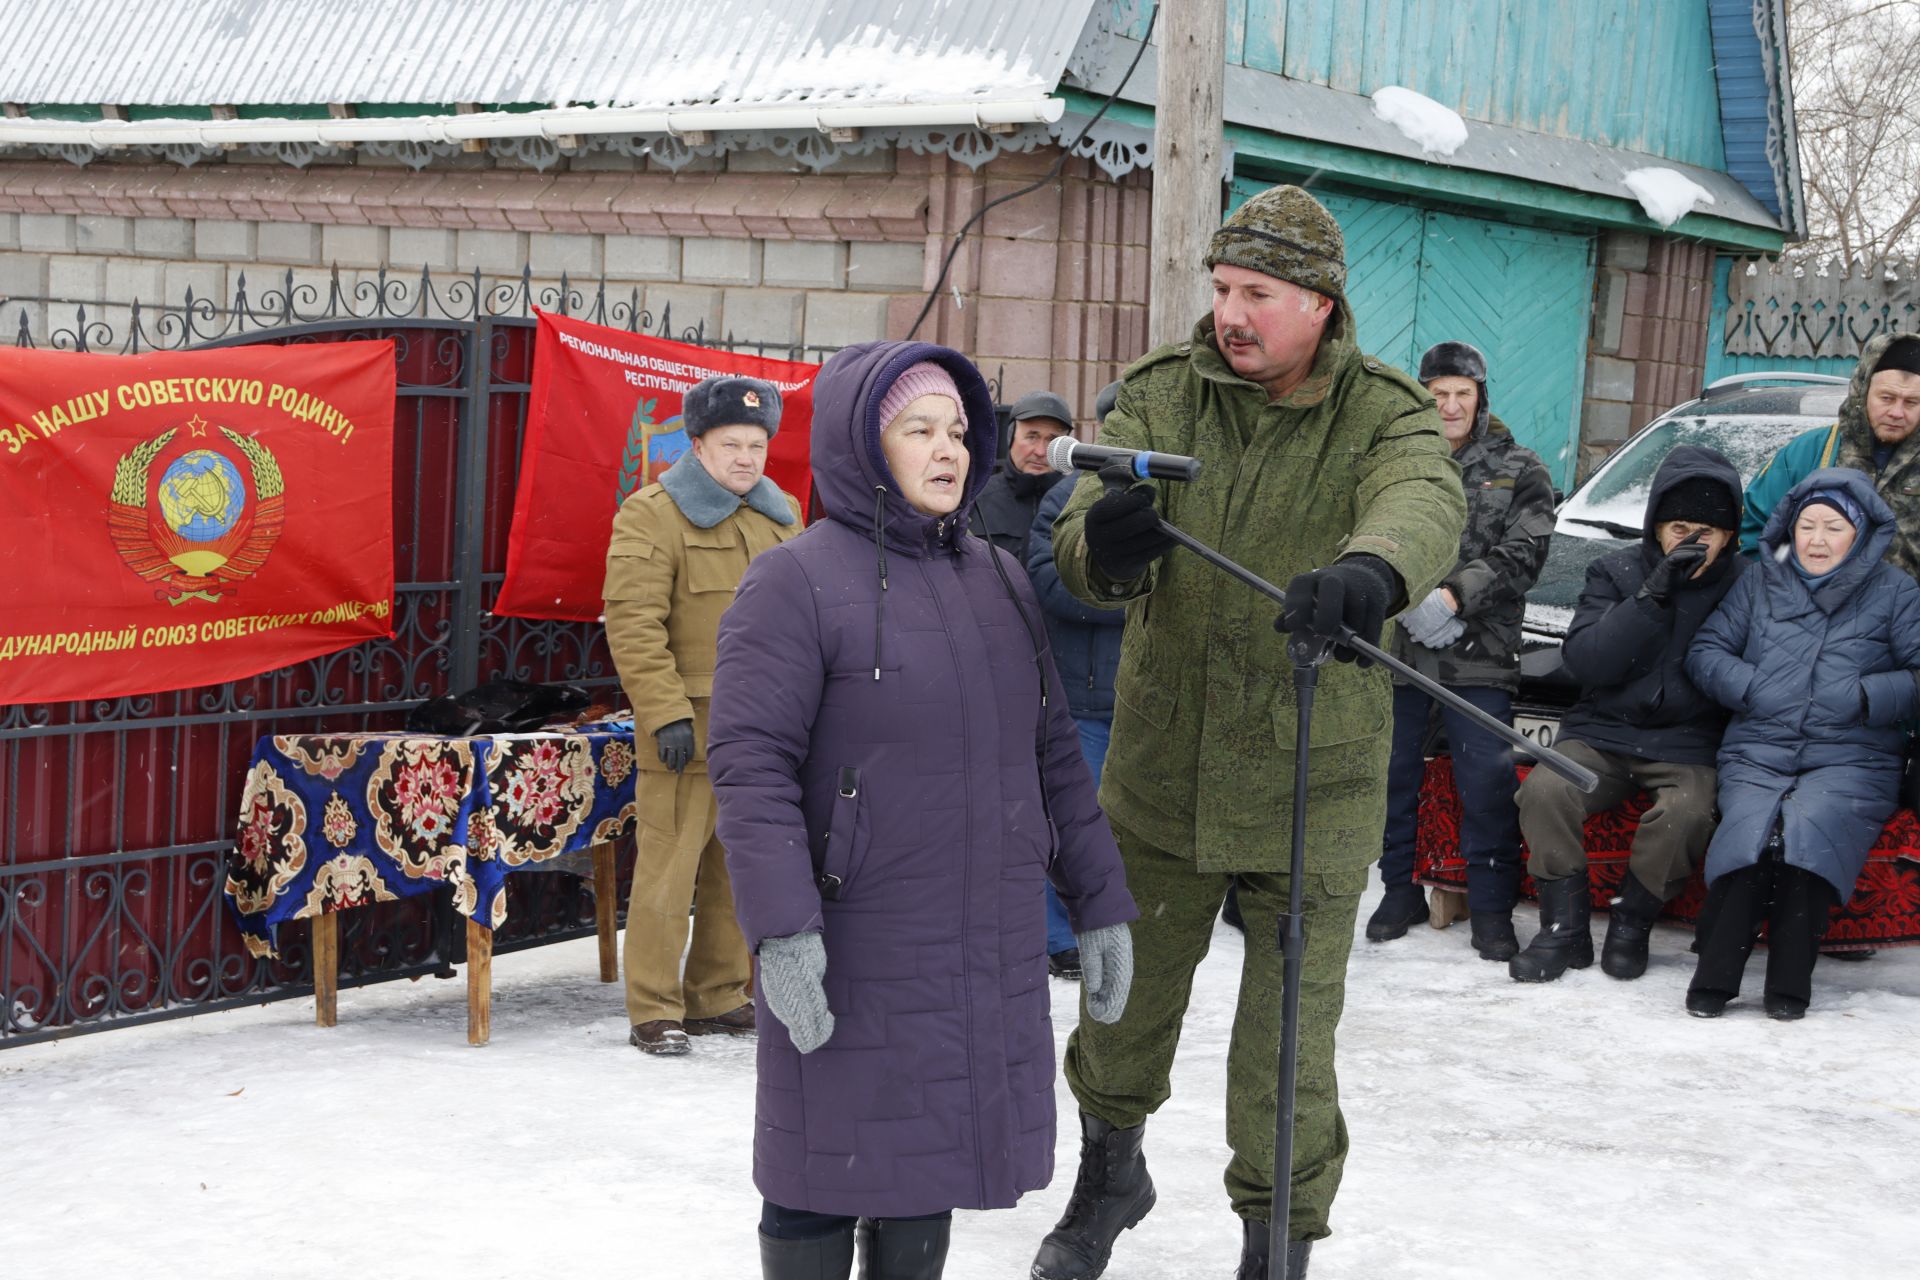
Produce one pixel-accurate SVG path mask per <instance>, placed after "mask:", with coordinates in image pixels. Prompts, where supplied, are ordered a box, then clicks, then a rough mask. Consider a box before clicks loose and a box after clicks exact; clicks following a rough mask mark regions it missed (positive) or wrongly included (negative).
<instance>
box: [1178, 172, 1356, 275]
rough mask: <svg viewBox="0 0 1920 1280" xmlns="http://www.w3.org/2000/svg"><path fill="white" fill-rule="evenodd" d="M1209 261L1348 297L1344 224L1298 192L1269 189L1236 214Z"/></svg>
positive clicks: (1209, 251)
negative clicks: (1341, 232) (1341, 227)
mask: <svg viewBox="0 0 1920 1280" xmlns="http://www.w3.org/2000/svg"><path fill="white" fill-rule="evenodd" d="M1206 261H1207V266H1209V267H1216V266H1219V265H1220V264H1221V263H1223V262H1224V263H1225V264H1226V265H1228V266H1230V267H1245V268H1246V269H1247V270H1249V271H1258V272H1259V273H1260V274H1262V275H1268V276H1272V277H1274V278H1275V279H1277V280H1285V281H1287V282H1288V283H1290V284H1297V285H1299V286H1300V287H1301V288H1303V289H1311V290H1313V291H1314V292H1315V293H1324V294H1326V295H1327V296H1328V297H1330V298H1338V299H1341V300H1343V301H1344V300H1345V297H1346V292H1345V291H1346V286H1347V246H1346V241H1345V240H1344V239H1343V238H1342V237H1341V235H1340V224H1339V223H1337V222H1335V221H1334V220H1333V215H1332V214H1330V213H1328V212H1327V210H1326V207H1325V206H1324V205H1322V204H1321V203H1320V202H1319V201H1318V200H1315V199H1314V198H1313V197H1312V196H1310V195H1308V194H1307V193H1306V192H1305V191H1302V190H1301V189H1300V188H1299V187H1268V188H1267V189H1266V190H1265V191H1262V192H1261V193H1260V194H1259V195H1257V196H1255V197H1254V198H1253V199H1251V200H1249V201H1247V202H1246V203H1245V204H1243V205H1241V206H1240V207H1239V208H1238V209H1235V210H1234V211H1233V214H1232V216H1230V217H1229V218H1228V219H1227V220H1226V222H1225V223H1224V224H1223V225H1222V226H1221V228H1220V229H1219V230H1218V231H1216V232H1214V233H1213V243H1212V244H1210V245H1209V246H1208V247H1207V259H1206Z"/></svg>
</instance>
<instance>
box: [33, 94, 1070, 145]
mask: <svg viewBox="0 0 1920 1280" xmlns="http://www.w3.org/2000/svg"><path fill="white" fill-rule="evenodd" d="M1065 110H1066V102H1065V101H1064V100H1063V99H1060V98H1033V99H1025V100H1020V101H1011V102H894V103H858V104H848V105H839V106H802V107H787V106H740V107H684V108H675V109H662V108H629V107H555V108H551V109H549V110H544V111H524V112H514V111H476V112H471V113H469V114H465V115H451V116H449V115H438V116H403V117H395V118H376V119H370V120H368V119H346V120H279V119H260V120H137V121H123V120H32V119H21V118H14V119H5V120H0V147H4V146H33V145H41V146H67V147H72V146H82V147H92V148H94V149H95V150H98V151H114V150H119V149H120V148H123V147H177V146H200V147H207V148H214V147H223V146H246V145H250V144H268V145H271V144H275V143H305V144H308V145H311V146H340V145H343V144H348V143H360V142H440V143H448V142H452V143H459V142H478V141H486V140H489V139H496V138H545V139H549V140H558V139H562V138H579V137H590V136H598V135H605V134H623V135H625V134H641V133H652V134H667V135H668V136H670V137H681V136H683V135H687V134H710V133H717V132H721V131H735V132H737V131H745V130H762V129H764V130H794V129H814V130H818V131H819V132H821V133H832V132H836V131H839V130H846V129H881V128H937V127H941V126H948V127H952V126H962V125H966V126H971V127H973V128H976V129H993V128H1009V127H1015V126H1019V125H1026V124H1052V123H1054V122H1055V121H1057V120H1059V119H1060V116H1061V113H1062V112H1063V111H1065Z"/></svg>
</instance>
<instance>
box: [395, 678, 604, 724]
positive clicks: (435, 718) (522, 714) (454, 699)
mask: <svg viewBox="0 0 1920 1280" xmlns="http://www.w3.org/2000/svg"><path fill="white" fill-rule="evenodd" d="M592 702H593V697H592V695H591V694H589V693H588V692H587V690H585V689H584V688H582V687H581V686H579V685H577V684H535V683H533V682H532V681H530V680H505V679H497V678H496V679H493V680H488V681H487V682H485V683H484V684H480V685H477V686H475V687H474V688H472V689H469V690H467V691H466V692H465V693H461V694H452V695H449V696H447V697H441V698H433V699H430V700H429V701H426V702H423V703H421V704H420V705H419V706H417V707H415V708H414V709H413V710H412V711H410V712H408V713H407V725H406V727H407V732H409V733H431V734H437V735H439V736H441V737H447V738H471V737H476V736H478V735H480V734H487V733H528V732H531V731H532V730H534V729H539V728H542V727H544V726H546V725H549V724H552V723H553V722H554V721H556V720H571V719H572V718H573V717H574V716H575V715H576V714H578V713H579V712H580V711H583V710H585V709H586V708H587V707H588V706H589V705H591V703H592Z"/></svg>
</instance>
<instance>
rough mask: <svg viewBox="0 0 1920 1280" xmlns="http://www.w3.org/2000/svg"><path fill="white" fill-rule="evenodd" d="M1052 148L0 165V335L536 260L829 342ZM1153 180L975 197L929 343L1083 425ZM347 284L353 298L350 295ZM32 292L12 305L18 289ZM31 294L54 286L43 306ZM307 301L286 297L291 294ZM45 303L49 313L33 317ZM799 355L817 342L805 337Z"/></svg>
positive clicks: (883, 302) (674, 312)
mask: <svg viewBox="0 0 1920 1280" xmlns="http://www.w3.org/2000/svg"><path fill="white" fill-rule="evenodd" d="M1057 154H1058V153H1057V152H1055V151H1051V150H1048V151H1044V152H1039V153H1035V154H1031V155H1006V156H1001V157H999V158H997V159H995V160H994V161H991V162H989V163H988V164H986V165H984V166H982V167H981V168H980V169H978V170H972V169H968V168H967V167H966V166H964V165H961V164H959V163H957V162H955V161H953V160H951V159H948V158H947V157H945V156H941V155H917V154H914V153H912V152H910V151H899V152H881V153H878V154H875V155H872V156H865V157H852V158H849V159H846V160H843V161H841V162H838V163H836V164H835V165H833V166H830V167H829V168H828V169H827V170H825V171H823V172H820V173H814V172H812V171H811V170H805V169H795V168H794V167H792V166H791V165H790V164H788V163H786V162H781V161H779V160H777V159H776V158H774V157H770V156H767V155H764V154H762V153H754V152H741V153H734V154H730V155H728V156H726V157H724V158H722V159H717V160H710V161H705V162H699V161H696V162H695V163H694V164H693V165H690V166H688V167H686V168H683V169H681V170H679V171H678V172H669V171H666V170H658V169H650V168H646V167H644V166H640V167H636V166H634V165H633V163H632V162H630V161H629V162H627V165H626V168H625V169H624V170H623V171H618V172H612V171H594V170H591V169H576V170H572V171H565V172H554V173H545V174H542V173H533V172H528V171H515V170H511V169H505V168H492V169H484V170H475V169H451V170H446V171H442V170H439V169H435V168H429V169H426V170H423V171H419V172H415V171H411V170H407V169H404V168H395V167H391V166H374V165H364V166H363V165H355V166H352V167H341V166H331V167H329V166H314V167H312V168H308V169H305V170H297V169H292V168H288V167H285V166H280V165H268V164H254V163H228V164H209V165H201V166H196V167H194V168H191V169H182V168H178V167H174V166H168V165H157V164H117V163H112V162H109V161H101V162H97V163H95V164H93V165H90V166H87V167H86V168H84V169H82V168H79V167H76V166H73V165H69V164H66V163H64V162H61V161H18V162H5V163H0V299H5V300H6V301H5V302H3V303H0V340H5V341H11V340H12V339H13V337H14V335H15V334H16V333H17V331H18V328H19V325H20V319H21V313H22V311H23V310H24V311H25V314H26V318H27V321H28V326H29V330H30V332H32V333H33V334H34V335H35V339H36V341H44V339H45V335H46V333H47V332H48V330H49V327H51V328H52V329H60V328H70V327H71V326H72V324H73V320H74V308H75V305H76V304H85V305H86V306H87V308H88V315H89V319H90V320H99V321H102V322H104V323H105V324H107V325H109V326H110V327H112V328H113V329H114V330H115V332H116V333H117V334H122V335H123V334H124V332H125V330H124V324H125V321H126V317H127V305H128V304H129V303H131V302H133V301H135V300H136V299H137V300H139V301H140V302H141V303H142V305H143V306H153V305H157V304H162V303H165V304H173V305H177V304H179V303H181V302H182V301H183V300H184V299H185V297H186V295H187V291H188V290H189V289H191V291H192V293H193V296H194V297H195V298H196V299H208V300H212V301H213V302H214V304H215V305H225V304H226V303H227V302H228V301H229V300H230V299H231V298H232V297H233V295H234V292H235V290H236V289H237V288H238V286H239V283H240V277H241V275H242V274H243V273H244V275H245V278H246V288H247V294H248V298H249V301H250V302H251V304H252V305H253V306H254V307H255V308H259V307H260V306H261V305H262V301H263V299H264V298H266V297H267V295H268V294H270V293H278V292H281V291H283V290H284V289H285V287H286V282H287V280H288V279H289V273H291V280H292V284H293V287H294V288H295V289H296V290H312V291H313V292H312V293H311V294H303V295H302V296H303V297H307V298H312V299H314V301H310V302H307V303H305V304H304V306H302V307H301V309H304V310H307V311H314V310H317V309H319V308H320V306H321V305H322V304H323V303H324V300H325V299H326V296H327V290H328V289H329V287H330V284H331V279H332V272H333V270H334V269H335V268H337V269H338V270H339V273H340V280H341V287H342V288H343V289H346V290H349V291H351V290H354V289H362V288H364V289H366V290H371V289H372V288H373V287H374V286H375V284H376V283H377V281H378V279H379V272H380V270H381V268H383V267H384V268H385V269H386V270H387V271H388V272H389V275H390V278H398V279H401V280H411V279H414V278H417V276H418V275H419V273H420V271H421V270H422V269H423V268H424V269H428V270H431V271H432V272H433V274H434V276H435V277H436V278H437V279H438V280H439V281H440V282H441V285H442V287H444V285H446V284H450V283H451V282H452V277H455V276H460V277H465V278H467V279H469V280H470V279H471V277H472V273H474V272H475V271H476V270H477V271H478V272H479V274H480V276H481V278H482V281H483V282H484V284H485V285H486V286H489V287H491V286H493V285H495V284H502V283H509V282H518V280H519V279H520V277H521V272H522V269H523V268H528V269H530V270H531V273H532V277H533V292H534V296H535V298H536V299H537V298H538V297H539V294H540V291H541V290H542V289H544V288H550V287H553V286H557V284H558V282H559V280H560V277H561V275H562V273H565V275H566V276H567V278H568V280H569V282H570V284H572V285H573V286H574V287H575V288H576V289H577V288H578V287H580V286H581V285H583V284H584V285H586V286H588V288H589V289H591V288H592V287H593V286H595V285H596V284H597V283H598V281H599V280H601V279H602V278H604V279H605V280H606V281H607V283H608V290H609V294H608V296H609V302H613V301H615V300H618V301H620V302H626V301H628V300H629V299H630V298H632V297H634V296H636V295H637V296H638V298H639V299H640V305H641V307H643V308H644V309H645V310H646V311H647V312H649V313H650V314H651V316H652V318H653V320H654V323H655V325H656V326H657V325H658V322H659V318H660V316H661V314H662V312H663V311H665V310H666V309H668V308H671V316H672V321H673V327H674V329H675V330H676V331H684V330H685V329H687V328H690V327H692V326H694V325H696V324H699V325H702V326H704V329H705V332H706V333H707V335H709V337H724V336H728V335H731V336H732V337H733V338H734V339H736V340H738V341H741V342H761V343H768V344H774V345H792V346H795V347H812V348H822V347H824V348H832V347H840V346H845V345H847V344H849V343H854V342H863V341H869V340H873V339H877V338H883V337H902V336H904V335H905V334H906V332H907V330H908V328H909V327H910V326H911V324H912V323H913V319H914V317H915V316H916V315H917V314H918V313H919V311H920V308H921V306H922V304H923V303H924V301H925V290H926V288H927V287H928V286H929V285H931V283H932V282H933V279H934V276H935V274H936V273H937V271H938V269H939V263H940V261H941V259H942V258H943V257H944V255H945V254H946V252H947V250H948V247H949V243H950V239H951V236H952V234H953V232H955V231H957V230H958V229H959V227H960V226H961V225H962V224H963V223H965V222H966V220H967V219H968V218H969V217H970V216H972V214H973V213H974V211H975V210H977V209H978V208H979V207H980V206H981V205H982V204H983V203H984V202H986V201H988V200H991V199H994V198H996V197H998V196H1000V195H1003V194H1005V193H1007V192H1011V191H1014V190H1017V189H1018V188H1020V187H1022V186H1025V185H1027V184H1029V183H1031V182H1033V181H1034V180H1035V179H1037V178H1040V177H1042V176H1044V174H1045V172H1046V170H1047V169H1048V167H1049V166H1050V165H1051V164H1052V162H1053V160H1054V158H1055V157H1056V156H1057ZM1148 190H1149V188H1148V184H1147V180H1146V178H1145V176H1144V175H1142V174H1134V175H1130V176H1129V177H1128V178H1127V179H1125V180H1123V181H1121V182H1119V183H1114V182H1112V181H1110V180H1108V179H1107V178H1106V177H1105V176H1104V175H1102V174H1100V173H1099V172H1098V171H1097V170H1095V169H1094V168H1093V167H1092V166H1091V164H1090V163H1089V162H1088V161H1085V160H1074V161H1070V162H1069V163H1068V164H1067V165H1066V166H1065V168H1064V171H1063V173H1062V174H1061V176H1060V178H1059V179H1058V180H1056V181H1053V182H1050V183H1047V184H1046V185H1044V186H1042V187H1041V188H1040V189H1038V190H1036V191H1033V192H1031V193H1030V194H1027V195H1025V196H1022V197H1020V198H1019V199H1017V200H1014V201H1011V202H1009V203H1007V204H1005V205H1002V206H1000V207H999V208H996V209H994V210H992V211H991V212H990V213H989V214H988V215H987V217H986V218H985V219H984V220H983V223H982V224H981V225H978V226H976V227H975V228H974V230H973V231H972V232H971V233H970V235H969V237H968V239H967V242H966V245H965V247H964V248H963V249H962V251H961V252H960V254H959V255H958V257H957V258H956V260H955V263H954V268H953V270H952V272H951V273H950V275H949V278H948V281H947V284H946V287H945V289H944V290H943V292H942V295H941V301H940V304H939V305H938V306H937V307H935V309H934V311H933V313H932V314H930V315H929V316H928V318H927V321H926V323H924V324H923V325H922V326H921V329H920V335H919V336H921V337H922V338H926V339H928V340H931V341H938V342H944V343H947V344H948V345H952V346H954V347H956V348H957V349H959V350H961V351H963V352H965V353H967V354H968V355H970V356H972V357H973V358H974V359H975V360H976V361H977V362H978V363H979V364H980V366H981V368H982V370H983V371H984V372H985V373H986V374H987V375H988V376H989V377H1001V378H1002V379H1003V384H1004V385H1003V391H1004V394H1005V395H1006V396H1007V397H1008V398H1009V399H1012V398H1014V397H1017V396H1019V395H1021V394H1024V393H1025V392H1027V391H1031V390H1035V389H1037V388H1041V387H1046V388H1049V389H1053V390H1056V391H1059V392H1061V393H1062V394H1064V395H1066V396H1067V397H1068V399H1069V400H1070V401H1071V402H1072V403H1073V404H1074V405H1075V406H1076V410H1077V411H1078V412H1080V413H1081V414H1083V415H1085V417H1086V418H1088V419H1090V417H1091V413H1092V405H1093V398H1094V395H1095V393H1096V392H1097V391H1098V390H1099V388H1100V387H1101V386H1102V385H1103V384H1104V383H1105V382H1106V381H1108V380H1109V379H1111V378H1112V377H1114V376H1115V375H1117V373H1118V371H1119V370H1120V368H1122V367H1123V366H1124V364H1125V363H1126V362H1127V361H1128V360H1131V359H1133V358H1134V357H1135V356H1137V355H1138V354H1140V352H1141V351H1142V350H1143V348H1144V343H1145V330H1146V305H1145V303H1146V252H1147V250H1146V241H1147V228H1148V222H1149V219H1148V213H1147V204H1148ZM348 296H349V297H352V296H354V295H353V294H352V293H351V292H349V294H348ZM22 298H24V299H29V301H25V302H20V301H14V299H22ZM40 299H56V300H57V301H55V302H53V303H51V304H49V303H48V302H46V301H39V300H40ZM296 305H299V304H296ZM49 312H51V314H49ZM812 358H818V355H817V353H815V354H814V355H813V356H812Z"/></svg>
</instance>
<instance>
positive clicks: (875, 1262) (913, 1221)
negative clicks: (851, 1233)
mask: <svg viewBox="0 0 1920 1280" xmlns="http://www.w3.org/2000/svg"><path fill="white" fill-rule="evenodd" d="M952 1234H953V1219H952V1218H951V1217H946V1218H873V1219H867V1218H862V1219H861V1220H860V1228H859V1240H860V1280H940V1276H941V1275H942V1273H944V1272H945V1271H946V1269H947V1241H948V1238H949V1237H950V1236H951V1235H952Z"/></svg>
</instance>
